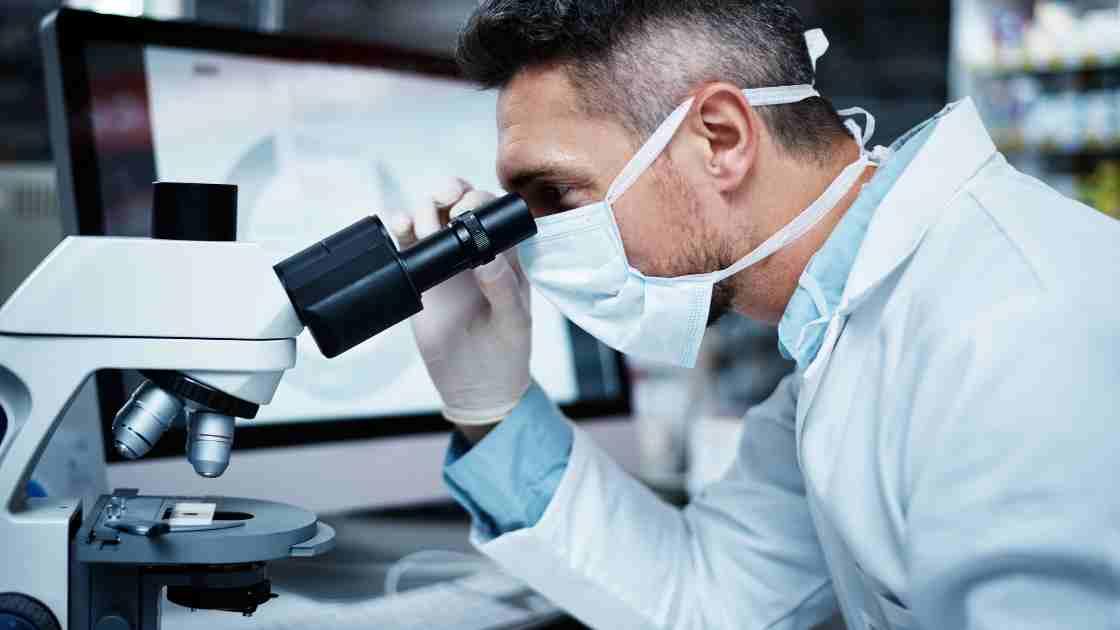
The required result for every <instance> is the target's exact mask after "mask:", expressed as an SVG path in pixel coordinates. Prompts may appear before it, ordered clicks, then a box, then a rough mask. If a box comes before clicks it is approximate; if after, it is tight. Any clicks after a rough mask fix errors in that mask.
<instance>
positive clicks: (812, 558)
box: [475, 101, 1120, 630]
mask: <svg viewBox="0 0 1120 630" xmlns="http://www.w3.org/2000/svg"><path fill="white" fill-rule="evenodd" d="M1118 293H1120V223H1118V222H1115V221H1113V220H1112V219H1109V218H1107V217H1105V216H1103V215H1101V214H1099V213H1096V212H1095V211H1093V210H1091V209H1089V208H1087V207H1085V206H1082V205H1080V204H1077V203H1075V202H1073V201H1070V200H1068V199H1066V198H1064V197H1062V196H1060V195H1059V194H1057V193H1056V192H1054V191H1053V190H1051V189H1049V188H1047V187H1046V186H1044V185H1043V184H1041V183H1039V182H1038V181H1036V180H1034V179H1031V178H1029V177H1027V176H1025V175H1022V174H1020V173H1019V172H1017V171H1016V170H1014V169H1013V168H1011V167H1010V166H1008V164H1007V162H1006V160H1005V159H1004V158H1003V157H1002V156H1001V155H999V154H998V153H997V152H996V148H995V146H994V145H993V144H992V141H991V139H990V138H989V136H988V134H987V132H986V131H985V130H984V127H983V124H982V123H981V121H980V118H979V116H978V115H977V112H976V109H975V107H974V105H973V104H972V102H971V101H964V102H962V103H960V104H958V105H957V106H956V107H955V108H954V109H952V110H951V111H948V112H947V113H946V114H945V116H944V118H942V120H941V121H940V123H939V124H938V127H937V129H936V130H935V131H934V133H933V135H932V136H931V137H930V138H929V140H928V142H927V144H926V145H925V147H924V148H923V149H922V150H921V152H920V153H919V154H918V155H917V157H916V158H915V159H914V161H913V163H912V164H911V165H910V167H909V168H908V169H907V171H906V172H905V173H904V174H903V175H902V177H901V178H900V179H899V181H898V182H897V183H896V185H895V187H894V189H893V190H892V191H891V193H890V194H889V195H888V196H887V198H886V199H885V200H884V202H883V203H882V205H881V206H880V207H879V208H878V210H877V212H876V214H875V217H874V219H873V221H872V223H871V225H870V227H869V231H868V233H867V237H866V240H865V241H864V245H863V247H862V249H861V251H860V253H859V256H858V259H857V261H856V263H855V266H854V268H853V270H852V273H851V276H850V279H849V281H848V286H847V289H846V291H845V295H844V298H843V300H842V304H841V308H840V310H839V313H838V314H837V316H836V317H835V318H834V319H833V320H832V322H831V324H830V326H829V330H828V334H827V338H826V341H825V343H824V346H823V347H822V349H821V351H820V354H819V355H818V357H817V359H816V360H815V362H814V363H813V364H812V365H811V366H809V368H808V369H807V370H806V372H805V373H804V374H803V375H794V376H791V377H789V378H787V379H786V380H785V381H783V383H782V384H781V385H780V386H779V387H778V390H777V391H776V392H775V393H774V395H773V396H772V397H771V398H770V399H769V400H767V401H766V402H765V403H763V404H762V405H760V406H759V407H757V408H755V409H753V410H752V411H750V412H749V413H748V414H747V416H746V419H745V422H746V431H745V437H744V439H743V441H742V443H741V446H740V453H739V458H738V461H737V463H736V464H735V466H734V467H733V469H732V470H731V471H730V472H729V473H728V475H727V476H726V478H725V479H724V480H722V481H720V482H718V483H716V484H714V485H713V486H712V487H711V488H710V489H709V490H707V491H706V492H705V493H703V495H702V496H700V497H699V498H698V499H697V500H695V501H694V502H693V503H692V505H690V506H689V507H688V508H686V509H684V510H683V511H682V510H679V509H677V508H674V507H671V506H669V505H666V504H665V503H662V502H661V501H659V500H658V499H657V498H656V497H655V496H654V495H653V494H652V493H650V492H649V491H648V490H646V489H645V488H644V487H642V486H641V485H640V484H638V483H637V482H636V481H634V480H633V479H631V478H630V477H628V476H627V475H626V474H625V473H624V472H622V471H621V470H620V469H619V468H618V467H616V465H615V464H614V463H613V462H612V461H610V459H609V458H608V457H607V456H605V455H604V454H603V453H602V452H601V451H599V450H598V449H597V448H596V447H595V445H594V444H592V442H591V441H590V440H589V439H588V438H587V436H586V435H584V434H583V433H581V432H579V431H578V430H577V431H576V437H575V442H574V445H573V448H572V453H571V460H570V463H569V465H568V469H567V471H566V473H565V475H564V478H563V481H562V482H561V484H560V487H559V490H558V491H557V493H556V495H555V496H554V498H553V500H552V502H551V504H550V505H549V507H548V509H547V511H546V512H545V514H544V516H543V517H542V519H541V520H540V522H539V523H538V524H537V525H536V526H534V527H531V528H528V529H523V530H519V531H516V532H513V533H510V534H507V535H504V536H501V537H499V538H497V539H494V540H489V541H486V540H483V539H482V534H481V533H476V535H475V538H476V542H477V544H478V545H479V547H480V549H481V550H482V551H483V552H484V553H486V554H487V555H489V556H490V557H491V558H493V559H495V560H496V561H497V562H498V563H499V564H501V565H502V566H503V567H505V568H506V569H507V570H508V571H510V572H512V573H513V574H515V575H517V576H519V577H522V578H523V579H525V580H526V581H527V582H528V583H529V584H530V585H531V586H533V587H534V588H536V589H538V590H539V591H540V592H541V593H543V594H544V595H546V596H548V597H550V598H551V599H553V600H554V601H555V602H556V603H557V604H558V605H560V606H562V607H564V608H566V609H567V610H569V611H571V612H572V613H573V614H574V615H575V616H577V617H578V618H580V619H582V620H583V621H584V622H585V623H587V624H589V625H592V626H594V627H596V628H603V629H611V630H615V629H623V628H747V629H756V628H757V629H760V630H761V629H763V628H767V629H770V628H781V629H787V628H809V627H812V626H813V625H815V624H817V623H819V622H821V621H822V620H824V619H826V618H827V617H829V616H830V615H832V614H833V613H834V612H835V610H836V609H837V606H838V605H839V608H840V610H841V611H842V612H843V614H844V617H845V620H846V622H847V624H848V627H849V628H850V630H864V629H874V630H886V629H888V628H892V629H895V630H913V629H916V628H924V629H927V630H942V629H952V630H959V629H964V628H968V629H981V628H983V629H991V630H1008V629H1016V628H1040V629H1041V628H1046V629H1049V628H1054V629H1058V628H1061V629H1062V630H1070V629H1086V628H1120V483H1118V482H1120V367H1118V366H1120V316H1118V308H1120V296H1118Z"/></svg>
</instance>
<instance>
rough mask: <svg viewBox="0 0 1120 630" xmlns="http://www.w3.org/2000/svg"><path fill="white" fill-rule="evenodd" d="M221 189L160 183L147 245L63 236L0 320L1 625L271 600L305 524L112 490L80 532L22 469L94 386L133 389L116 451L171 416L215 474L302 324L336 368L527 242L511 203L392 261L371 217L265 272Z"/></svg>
mask: <svg viewBox="0 0 1120 630" xmlns="http://www.w3.org/2000/svg"><path fill="white" fill-rule="evenodd" d="M236 195H237V190H236V187H235V186H224V185H208V184H176V183H157V184H156V186H155V195H154V200H153V234H154V236H155V238H113V237H68V238H67V239H65V240H64V241H63V242H62V243H61V244H59V245H58V247H57V248H55V250H54V251H53V252H52V253H51V254H50V255H49V256H48V257H47V258H46V259H45V260H44V261H43V262H42V263H41V264H40V265H39V267H38V268H37V269H36V270H35V271H34V272H33V273H32V274H31V276H29V277H28V278H27V280H25V281H24V283H23V284H22V285H21V286H20V287H19V289H17V291H16V292H15V293H14V294H13V295H12V297H11V298H10V299H9V300H8V302H7V303H6V304H4V305H3V308H0V500H2V502H3V503H2V504H0V548H2V549H3V554H2V555H3V561H4V562H3V565H4V566H3V567H2V568H0V628H4V629H5V630H60V629H62V628H71V629H73V630H156V629H157V628H159V623H160V606H161V604H162V599H163V596H164V593H166V596H167V599H168V600H170V601H171V602H174V603H176V604H179V605H182V606H186V607H189V608H193V609H213V610H225V611H230V612H236V613H241V614H244V615H247V616H248V615H251V614H253V613H254V612H255V611H256V610H257V607H258V606H261V605H263V604H265V603H266V602H268V601H269V600H270V599H272V598H273V597H275V594H273V593H272V591H271V583H270V582H269V580H268V573H267V563H268V562H269V561H271V560H276V559H280V558H288V557H310V556H316V555H320V554H323V553H326V552H327V551H329V550H330V549H331V548H332V547H333V541H334V531H333V530H332V529H331V527H330V526H329V525H327V524H325V523H322V522H320V521H319V520H318V517H317V516H316V515H315V514H314V513H312V512H309V511H307V510H304V509H301V508H298V507H295V506H290V505H285V504H281V503H275V502H268V501H258V500H253V499H247V498H233V497H213V496H207V497H169V496H148V495H142V494H140V493H139V492H138V491H137V490H135V489H118V490H115V491H114V492H113V494H111V495H103V496H101V497H99V498H98V499H97V500H96V502H95V504H94V507H93V509H92V511H91V512H90V513H89V514H90V515H89V516H88V517H87V518H86V519H83V517H82V514H83V510H82V500H81V499H77V498H62V497H49V498H29V497H28V496H27V493H26V488H27V483H28V479H29V478H30V476H31V473H32V472H33V470H34V468H35V465H36V463H37V462H38V461H39V458H40V456H41V455H42V453H43V451H44V449H45V448H46V445H47V443H48V442H49V440H50V438H51V435H52V433H53V432H54V431H55V429H56V428H57V426H58V424H59V422H60V421H61V419H62V417H63V416H64V414H65V413H66V410H67V409H68V407H69V406H70V404H71V403H72V402H73V400H74V398H75V396H76V395H77V392H78V390H79V388H80V387H81V385H82V384H83V383H84V382H85V381H86V379H87V378H89V377H90V376H91V375H92V374H93V373H95V372H96V371H98V370H102V369H121V370H124V369H127V370H138V371H139V372H140V374H141V375H142V376H143V377H144V379H145V380H144V382H143V383H142V384H141V385H140V386H139V387H138V388H137V389H136V390H135V392H134V393H133V394H132V396H131V397H130V398H129V399H128V402H127V403H126V404H125V405H124V406H123V407H122V409H121V410H120V412H119V413H118V414H117V415H116V417H115V418H114V420H113V442H114V443H113V448H115V449H116V450H117V452H119V453H120V454H122V455H123V456H125V457H127V458H132V459H135V458H138V457H142V456H144V454H145V453H147V452H148V451H149V450H150V449H151V448H152V447H153V446H154V445H155V443H156V442H157V441H158V440H159V439H160V436H161V435H162V434H163V433H164V432H165V431H166V430H167V429H168V428H169V427H171V426H172V425H173V424H174V423H177V422H182V421H185V422H186V423H187V426H188V438H187V444H186V448H185V450H186V456H187V459H188V461H189V462H190V465H191V466H193V467H194V470H195V472H197V473H198V474H199V475H201V476H203V477H211V478H212V477H217V476H220V475H221V474H222V473H223V472H225V470H226V467H227V466H228V465H229V458H230V453H231V449H232V445H233V441H234V432H235V419H236V418H243V419H246V420H251V419H252V418H253V417H254V416H256V414H257V412H258V410H259V408H260V405H265V404H268V403H269V402H270V401H271V400H272V397H273V394H274V393H275V391H276V388H277V386H278V384H279V383H280V379H281V378H282V377H283V375H284V372H285V371H286V370H288V369H289V368H291V367H293V366H294V365H295V362H296V342H295V338H296V336H298V335H299V334H300V333H301V332H302V331H303V330H304V328H305V327H306V328H307V329H309V330H310V332H311V334H312V336H313V338H314V339H315V341H316V344H317V345H318V346H319V349H320V350H321V351H322V353H323V354H324V355H325V356H327V357H328V358H333V357H335V356H338V355H339V354H341V353H343V352H346V351H347V350H349V349H350V348H353V347H354V346H356V345H358V344H360V343H362V342H363V341H365V340H367V339H369V338H371V337H373V336H374V335H377V334H378V333H380V332H382V331H384V330H386V329H388V328H390V327H391V326H393V325H395V324H397V323H399V322H401V321H404V320H406V319H408V318H409V317H411V316H412V315H415V314H416V313H418V312H420V311H421V310H422V309H423V304H422V300H421V296H422V294H423V292H424V291H427V290H428V289H430V288H432V287H434V286H436V285H438V284H440V283H442V282H444V281H445V280H447V279H449V278H451V277H452V276H455V275H457V274H458V273H460V272H462V271H465V270H467V269H471V268H474V267H477V266H479V265H481V264H484V263H487V262H489V261H491V260H493V259H494V257H495V256H496V255H497V254H499V253H501V252H503V251H505V250H507V249H510V248H512V247H513V246H515V245H517V244H518V243H519V242H521V241H523V240H525V239H527V238H529V237H531V236H532V235H534V234H535V233H536V224H535V223H534V221H533V218H532V215H531V214H530V212H529V209H528V207H527V206H526V204H525V203H524V202H523V201H522V200H521V199H520V198H518V197H516V196H514V195H509V196H506V197H503V198H501V199H498V200H496V201H495V202H493V203H491V204H490V205H488V206H486V207H483V208H480V209H478V210H476V211H474V212H471V213H466V214H464V215H462V216H459V217H456V218H455V219H453V220H452V221H451V223H450V225H449V226H448V227H447V228H445V229H444V230H442V231H440V232H437V233H436V234H433V235H432V236H430V237H429V238H426V239H424V240H422V241H420V242H418V243H416V244H415V245H413V246H411V247H409V248H407V249H406V250H404V251H399V250H398V248H397V247H396V245H395V244H394V242H393V240H392V238H391V237H390V236H389V233H388V231H387V230H386V229H385V226H384V224H383V223H382V222H381V220H380V219H378V218H377V217H376V216H372V217H368V218H365V219H363V220H362V221H359V222H358V223H356V224H354V225H352V226H350V227H348V228H346V229H344V230H342V231H341V232H338V233H337V234H335V235H333V236H331V237H329V238H327V239H326V240H323V241H322V242H319V243H317V244H315V245H313V246H311V247H309V248H308V249H306V250H304V251H302V252H300V253H298V254H296V255H294V256H292V257H291V258H288V259H287V260H284V261H282V262H280V263H279V264H275V265H274V264H273V261H271V260H269V259H268V257H267V255H266V254H265V253H264V250H262V249H261V248H260V247H259V246H258V245H255V244H253V243H244V242H234V241H233V233H234V232H235V231H236ZM231 226H232V227H231ZM215 236H217V238H218V239H219V240H206V239H210V238H214V237H215Z"/></svg>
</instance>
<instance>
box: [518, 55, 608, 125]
mask: <svg viewBox="0 0 1120 630" xmlns="http://www.w3.org/2000/svg"><path fill="white" fill-rule="evenodd" d="M585 112H586V108H584V107H583V106H582V100H581V98H580V95H579V90H577V89H576V85H575V84H574V83H573V82H572V80H571V78H570V77H569V76H568V73H567V72H565V71H564V70H563V68H562V67H561V66H558V65H545V66H539V67H531V68H526V69H524V70H522V71H521V72H518V73H517V74H516V75H515V76H514V77H513V79H512V80H511V81H510V82H509V84H508V85H506V86H505V87H504V88H503V89H502V91H501V94H500V95H499V98H498V129H499V131H502V130H504V129H506V128H509V127H512V126H516V125H520V124H523V123H524V122H526V121H527V120H529V119H532V120H533V121H547V120H549V119H555V118H575V117H584V116H586V113H585Z"/></svg>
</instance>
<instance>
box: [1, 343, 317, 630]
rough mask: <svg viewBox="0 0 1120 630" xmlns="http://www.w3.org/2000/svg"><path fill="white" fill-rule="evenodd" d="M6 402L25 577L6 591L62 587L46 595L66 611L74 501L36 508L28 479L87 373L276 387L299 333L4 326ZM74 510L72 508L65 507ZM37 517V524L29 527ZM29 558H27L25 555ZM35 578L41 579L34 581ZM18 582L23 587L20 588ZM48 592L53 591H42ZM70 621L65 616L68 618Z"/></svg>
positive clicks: (11, 496)
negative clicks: (162, 334) (193, 376)
mask: <svg viewBox="0 0 1120 630" xmlns="http://www.w3.org/2000/svg"><path fill="white" fill-rule="evenodd" d="M0 357H4V361H3V365H0V404H2V405H3V406H4V408H5V410H6V412H7V415H8V422H9V426H8V432H7V435H6V436H5V437H4V438H3V442H2V444H0V499H2V501H3V504H2V505H0V540H3V541H4V548H5V549H7V550H9V553H12V554H15V556H14V557H9V558H7V559H6V560H7V562H9V563H14V565H13V566H21V565H22V566H26V567H30V566H35V568H36V570H35V571H27V572H20V573H19V575H18V581H19V583H17V584H0V592H3V591H6V590H17V591H22V592H29V593H39V594H49V593H57V597H56V599H54V600H51V601H44V602H43V603H44V604H46V605H47V606H48V607H50V608H51V609H53V610H54V611H56V614H57V613H58V611H65V610H66V599H65V598H66V594H65V592H61V593H59V592H57V591H58V585H59V584H65V583H66V581H67V571H68V570H69V568H68V567H69V557H68V549H69V537H70V532H69V526H68V524H67V521H68V519H66V518H63V519H59V518H58V512H59V511H60V510H61V509H62V508H67V509H70V510H71V512H73V511H75V510H76V506H74V504H73V503H72V502H73V499H71V500H69V501H70V502H69V503H63V504H60V505H52V506H50V510H51V511H50V512H44V510H42V509H36V506H34V505H31V504H29V503H28V502H27V500H26V499H25V498H24V488H25V487H26V484H27V480H28V478H29V477H30V475H31V473H32V471H33V470H34V469H35V465H36V464H37V463H38V461H39V458H40V457H41V456H42V454H43V450H44V449H45V448H46V445H47V443H48V442H49V441H50V438H51V435H52V434H53V433H54V431H55V429H56V428H57V427H58V424H59V422H60V421H61V419H62V417H63V416H64V415H65V412H66V410H67V408H68V407H69V406H70V403H71V402H72V401H73V399H74V397H75V395H76V393H77V392H78V390H79V388H80V387H81V385H82V384H83V383H84V382H85V380H86V379H87V378H88V377H89V376H90V375H91V374H93V373H94V372H96V371H97V370H101V369H106V368H116V369H163V370H180V371H183V372H192V371H202V372H207V373H210V372H212V373H214V374H218V375H230V377H231V378H239V379H248V380H250V381H252V380H256V379H263V380H265V381H266V382H271V383H273V385H272V387H273V388H275V382H277V381H278V380H279V378H280V376H281V375H282V374H283V372H284V370H287V369H288V368H290V367H292V366H293V365H294V364H295V357H296V346H295V340H294V339H279V340H263V341H230V340H200V339H146V338H114V337H109V338H105V337H101V338H98V337H48V336H34V335H5V334H2V333H0ZM63 514H64V515H65V514H66V513H65V512H64V513H63ZM31 524H34V526H29V525H31ZM22 553H27V554H29V555H28V556H27V557H23V558H20V557H19V556H20V554H22ZM31 582H33V583H31ZM16 587H18V588H16ZM41 597H48V599H50V597H49V596H47V595H41ZM59 621H60V623H61V624H62V627H67V626H66V621H65V619H60V620H59Z"/></svg>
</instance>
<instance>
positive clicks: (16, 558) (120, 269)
mask: <svg viewBox="0 0 1120 630" xmlns="http://www.w3.org/2000/svg"><path fill="white" fill-rule="evenodd" d="M273 263H274V261H272V260H270V259H269V258H268V256H267V255H266V254H265V253H264V252H263V251H262V250H261V248H260V247H258V246H257V245H254V244H250V243H237V242H186V241H170V240H152V239H141V238H105V237H69V238H67V239H66V240H64V241H63V242H62V243H61V244H60V245H59V246H58V247H57V248H56V249H55V250H54V252H53V253H51V255H50V256H49V257H48V258H47V259H46V260H45V261H44V262H43V263H42V264H41V265H40V266H39V267H38V269H36V271H35V272H34V273H33V274H32V275H31V276H30V277H29V278H28V279H27V280H26V281H25V282H24V283H23V284H22V285H21V286H20V288H19V289H18V290H17V291H16V292H15V294H14V295H13V296H12V297H11V298H10V299H9V301H8V302H7V303H6V304H4V305H3V307H2V308H0V411H2V414H0V420H3V418H5V417H6V420H7V421H6V424H7V427H6V430H5V429H4V427H3V425H4V424H5V423H4V422H2V421H0V500H2V504H0V549H3V553H2V554H0V555H2V557H3V562H0V594H3V593H19V594H21V595H25V596H27V597H29V598H32V599H34V600H38V602H41V603H42V604H43V605H45V606H46V608H48V609H49V610H50V611H51V613H53V615H54V617H55V618H56V619H57V622H58V625H59V626H61V627H62V628H70V627H74V628H79V627H86V624H87V623H89V622H86V621H81V622H79V621H78V620H77V619H75V620H74V621H73V622H71V616H75V615H77V616H80V615H83V614H86V613H85V612H83V611H82V610H77V611H76V610H75V609H76V608H78V607H80V606H83V605H85V604H84V603H83V604H78V603H76V602H74V601H71V600H72V599H73V598H71V596H70V589H69V586H68V585H69V584H70V583H71V582H70V580H71V577H70V572H71V557H70V555H71V549H72V547H71V542H72V540H73V539H74V537H75V534H74V532H75V531H76V530H77V528H78V525H79V523H80V521H81V513H82V509H81V499H79V498H62V497H51V498H47V499H29V498H27V497H26V492H25V488H26V486H27V482H28V479H29V477H30V475H31V474H32V472H33V470H34V468H35V465H36V463H37V462H38V461H39V458H40V456H41V455H42V454H43V451H44V449H45V447H46V445H47V442H48V441H49V440H50V438H51V435H52V434H53V433H54V430H55V428H56V427H57V426H58V424H59V422H60V420H61V419H62V417H63V416H64V414H65V412H66V410H67V408H68V407H69V406H70V404H71V402H72V401H73V399H74V397H75V395H76V394H77V392H78V390H79V388H80V387H81V385H82V384H83V383H84V382H85V381H86V379H87V378H89V377H90V376H91V375H92V374H94V373H95V372H96V371H98V370H101V369H135V370H159V371H167V372H170V373H178V374H181V375H183V376H185V377H187V378H188V379H190V380H191V381H194V382H197V383H200V384H202V385H204V386H208V387H209V388H212V389H213V390H217V391H218V392H221V393H224V394H228V395H229V396H232V397H234V398H236V399H238V400H240V401H244V402H246V403H250V404H253V405H264V404H267V403H269V402H270V401H271V400H272V397H273V394H274V393H275V391H276V388H277V385H278V384H279V382H280V378H281V376H282V375H283V374H284V371H285V370H288V369H289V368H291V367H292V366H294V365H295V361H296V343H295V337H296V336H297V335H298V334H300V332H301V331H302V330H303V324H302V323H301V322H300V319H299V317H298V316H297V314H296V312H295V310H294V309H293V307H292V306H291V302H290V300H289V298H288V296H287V295H286V294H285V290H284V288H283V286H282V285H281V283H280V281H279V280H278V279H277V276H276V273H275V272H274V271H273V269H272V265H273ZM184 465H186V463H184ZM114 623H115V622H114ZM141 625H142V624H141ZM97 627H99V628H100V627H101V626H100V625H97ZM111 627H114V628H115V627H119V626H116V625H112V626H111Z"/></svg>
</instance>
